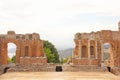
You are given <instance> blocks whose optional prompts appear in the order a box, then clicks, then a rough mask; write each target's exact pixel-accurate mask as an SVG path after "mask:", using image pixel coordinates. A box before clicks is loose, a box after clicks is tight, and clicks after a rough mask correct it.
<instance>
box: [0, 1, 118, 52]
mask: <svg viewBox="0 0 120 80" xmlns="http://www.w3.org/2000/svg"><path fill="white" fill-rule="evenodd" d="M119 10H120V5H119V0H114V1H113V0H111V1H110V0H91V1H89V0H34V1H33V0H0V34H6V33H7V31H9V30H13V31H15V32H16V34H25V33H34V32H36V33H39V35H40V37H41V39H43V40H48V41H50V42H52V43H53V44H54V45H55V47H56V48H57V49H58V50H60V49H67V48H73V47H74V41H73V39H74V34H75V33H77V32H80V33H83V32H91V31H95V32H96V31H100V30H113V31H117V30H118V22H119V21H120V11H119Z"/></svg>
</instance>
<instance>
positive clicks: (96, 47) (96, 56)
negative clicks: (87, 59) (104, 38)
mask: <svg viewBox="0 0 120 80" xmlns="http://www.w3.org/2000/svg"><path fill="white" fill-rule="evenodd" d="M97 49H98V46H97V40H95V53H96V55H95V58H96V59H97V58H98V51H97Z"/></svg>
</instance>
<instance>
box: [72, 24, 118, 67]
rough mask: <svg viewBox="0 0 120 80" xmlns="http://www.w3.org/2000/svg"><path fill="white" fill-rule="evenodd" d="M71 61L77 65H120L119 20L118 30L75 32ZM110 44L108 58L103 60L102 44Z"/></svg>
mask: <svg viewBox="0 0 120 80" xmlns="http://www.w3.org/2000/svg"><path fill="white" fill-rule="evenodd" d="M74 42H75V48H74V54H73V59H72V62H73V63H74V64H78V65H96V66H110V67H120V22H119V23H118V31H111V30H102V31H98V32H91V33H76V34H75V38H74ZM105 43H109V44H110V59H109V61H105V60H104V58H103V57H104V53H103V44H105Z"/></svg>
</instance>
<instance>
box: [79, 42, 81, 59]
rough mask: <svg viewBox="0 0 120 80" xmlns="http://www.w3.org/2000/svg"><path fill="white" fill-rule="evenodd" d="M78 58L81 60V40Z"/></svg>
mask: <svg viewBox="0 0 120 80" xmlns="http://www.w3.org/2000/svg"><path fill="white" fill-rule="evenodd" d="M79 58H80V59H81V40H79Z"/></svg>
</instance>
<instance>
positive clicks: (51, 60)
mask: <svg viewBox="0 0 120 80" xmlns="http://www.w3.org/2000/svg"><path fill="white" fill-rule="evenodd" d="M44 52H45V54H46V56H47V59H48V63H50V62H54V61H55V56H54V54H52V53H51V50H50V49H49V48H44Z"/></svg>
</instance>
